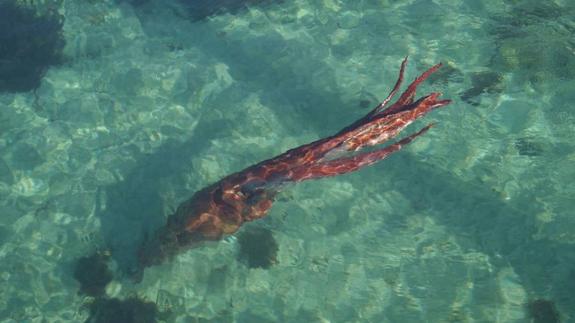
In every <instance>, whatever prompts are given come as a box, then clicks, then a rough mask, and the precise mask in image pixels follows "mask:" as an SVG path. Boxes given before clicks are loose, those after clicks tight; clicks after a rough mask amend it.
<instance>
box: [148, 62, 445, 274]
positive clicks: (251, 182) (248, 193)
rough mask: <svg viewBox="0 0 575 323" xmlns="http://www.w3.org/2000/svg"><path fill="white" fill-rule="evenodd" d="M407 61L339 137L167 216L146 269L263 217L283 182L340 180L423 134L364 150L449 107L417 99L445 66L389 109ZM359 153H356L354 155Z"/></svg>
mask: <svg viewBox="0 0 575 323" xmlns="http://www.w3.org/2000/svg"><path fill="white" fill-rule="evenodd" d="M406 64H407V58H406V59H404V60H403V62H402V63H401V68H400V72H399V77H398V80H397V82H396V84H395V86H394V87H393V89H392V91H391V93H390V94H389V95H388V97H387V98H386V99H385V100H384V101H383V102H381V103H380V104H379V105H378V106H377V107H375V108H374V109H373V110H372V111H370V112H369V113H368V114H367V115H366V116H364V117H363V118H361V119H359V120H357V121H356V122H354V123H352V124H351V125H349V126H347V127H346V128H344V129H342V130H341V131H339V132H338V133H336V134H334V135H332V136H330V137H327V138H323V139H320V140H317V141H314V142H312V143H309V144H306V145H303V146H300V147H297V148H294V149H291V150H288V151H286V152H285V153H283V154H280V155H278V156H276V157H274V158H271V159H268V160H264V161H262V162H260V163H258V164H255V165H253V166H250V167H248V168H246V169H244V170H242V171H240V172H237V173H234V174H231V175H229V176H227V177H224V178H223V179H221V180H220V181H219V182H217V183H215V184H212V185H210V186H208V187H206V188H204V189H202V190H200V191H198V192H196V193H195V194H194V195H193V196H192V197H191V198H190V199H189V200H187V201H186V202H184V203H182V204H181V205H180V206H179V207H178V209H177V210H176V212H175V213H174V214H172V215H170V216H169V217H168V222H167V224H166V226H164V227H162V228H160V229H159V230H158V231H157V232H156V233H155V234H154V236H152V237H151V238H150V239H147V240H146V241H145V242H144V244H143V245H142V248H141V249H140V250H139V262H140V265H141V266H142V268H144V267H148V266H151V265H156V264H160V263H162V262H163V261H165V260H167V259H170V258H171V257H173V256H175V255H177V254H178V253H181V252H183V251H185V250H187V249H189V248H191V247H194V246H197V245H198V244H199V243H201V242H203V241H210V240H219V239H221V238H222V237H224V236H227V235H230V234H233V233H234V232H236V231H237V230H238V229H239V228H240V226H241V225H242V224H243V223H245V222H249V221H253V220H256V219H259V218H262V217H264V216H265V215H266V214H267V213H268V211H269V210H270V208H271V207H272V204H273V201H274V197H275V195H276V194H277V193H278V191H279V189H280V188H281V186H282V184H284V183H288V182H301V181H304V180H308V179H317V178H322V177H328V176H336V175H340V174H345V173H349V172H352V171H355V170H358V169H360V168H362V167H365V166H369V165H372V164H374V163H375V162H377V161H379V160H382V159H384V158H385V157H387V156H388V155H390V154H392V153H394V152H396V151H398V150H400V149H401V148H402V147H403V146H405V145H407V144H409V143H410V142H411V141H413V140H414V139H415V138H416V137H418V136H420V135H422V134H424V133H425V132H426V131H427V130H429V128H431V127H432V124H428V125H427V126H425V127H424V128H423V129H421V130H419V131H418V132H416V133H413V134H411V135H409V136H407V137H404V138H403V139H400V140H399V141H397V142H395V143H393V144H391V145H389V146H386V147H383V148H379V149H376V150H372V151H369V152H357V151H359V150H361V149H362V148H365V147H369V146H375V145H379V144H382V143H384V142H386V141H388V140H390V139H392V138H394V137H395V136H397V134H398V133H399V132H400V131H401V130H403V129H404V128H405V127H407V126H408V125H409V124H410V123H412V122H413V121H415V120H416V119H418V118H420V117H422V116H424V115H425V114H427V113H428V112H430V111H431V110H433V109H435V108H438V107H442V106H445V105H447V104H449V103H450V102H451V101H450V100H439V99H438V98H439V96H440V93H431V94H429V95H426V96H424V97H422V98H420V99H418V100H417V101H414V97H415V91H416V89H417V86H418V85H419V84H420V83H421V82H423V81H425V79H427V78H428V77H429V75H431V74H432V73H433V72H435V71H436V70H437V69H439V67H441V64H437V65H435V66H433V67H431V68H430V69H428V70H427V71H426V72H424V73H423V74H421V75H420V76H419V77H417V78H416V79H415V80H414V81H413V82H412V83H411V84H410V85H409V86H408V87H407V89H406V90H405V91H404V92H403V94H401V96H400V97H399V99H398V100H397V101H396V102H395V103H393V104H391V105H389V106H388V104H389V102H390V101H391V99H392V98H393V97H394V96H395V94H397V91H398V90H399V87H400V86H401V83H402V81H403V74H404V71H405V66H406ZM356 152H357V153H356Z"/></svg>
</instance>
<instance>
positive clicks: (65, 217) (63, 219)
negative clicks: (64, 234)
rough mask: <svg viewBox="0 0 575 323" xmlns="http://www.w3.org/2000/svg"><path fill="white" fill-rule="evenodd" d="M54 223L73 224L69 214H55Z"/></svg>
mask: <svg viewBox="0 0 575 323" xmlns="http://www.w3.org/2000/svg"><path fill="white" fill-rule="evenodd" d="M54 222H55V223H57V224H64V225H65V224H69V223H70V222H72V217H71V216H70V215H69V214H67V213H56V214H54Z"/></svg>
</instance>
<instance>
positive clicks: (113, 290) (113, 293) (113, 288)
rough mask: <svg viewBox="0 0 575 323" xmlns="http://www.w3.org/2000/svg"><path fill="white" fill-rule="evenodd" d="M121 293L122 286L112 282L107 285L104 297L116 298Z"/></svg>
mask: <svg viewBox="0 0 575 323" xmlns="http://www.w3.org/2000/svg"><path fill="white" fill-rule="evenodd" d="M121 291H122V284H120V283H119V282H117V281H112V282H111V283H109V284H108V286H106V295H108V297H117V296H118V295H120V292H121Z"/></svg>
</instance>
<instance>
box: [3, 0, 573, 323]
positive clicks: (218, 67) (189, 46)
mask: <svg viewBox="0 0 575 323" xmlns="http://www.w3.org/2000/svg"><path fill="white" fill-rule="evenodd" d="M45 2H48V1H42V2H40V3H45ZM52 2H55V3H56V4H55V6H56V8H57V10H58V11H59V12H60V13H61V14H62V15H64V16H65V23H64V37H65V39H66V47H65V48H64V54H65V57H66V60H65V62H64V63H62V64H60V65H58V66H54V67H51V68H50V69H49V70H48V71H47V73H46V75H45V76H44V78H43V79H42V81H41V84H40V86H39V87H38V88H37V89H36V90H35V91H31V92H24V93H1V94H0V152H1V153H0V259H1V260H0V280H1V286H2V287H1V288H0V322H83V321H85V320H86V319H87V318H88V316H89V313H88V311H87V310H86V309H85V304H89V303H90V302H93V299H92V298H90V297H87V296H85V295H82V294H79V293H78V291H79V289H80V287H79V284H78V282H77V281H76V280H75V279H74V277H73V273H74V270H75V269H74V266H75V263H76V262H77V260H78V259H79V258H81V257H85V256H87V255H90V254H92V253H94V252H95V251H99V252H100V253H105V254H110V259H109V261H108V265H109V267H110V270H111V271H112V272H113V276H114V278H113V281H112V282H111V283H109V284H108V285H107V287H106V291H105V295H106V296H104V297H105V298H118V299H126V298H129V297H133V296H135V295H137V296H138V297H140V298H141V299H143V300H147V301H151V302H154V303H156V304H157V305H158V308H159V310H161V311H163V312H167V313H169V315H168V314H165V315H163V316H162V317H161V318H160V319H161V320H163V321H167V322H558V321H559V320H560V321H561V322H571V321H573V320H575V294H574V293H573V290H575V248H574V247H575V246H574V244H575V217H574V216H573V211H572V210H573V209H574V207H575V201H574V199H573V196H575V186H574V184H573V182H574V181H573V179H575V153H574V151H575V150H574V147H575V144H574V142H575V140H574V137H575V135H574V131H575V108H574V107H573V104H572V102H573V100H574V99H575V92H574V91H573V89H574V88H575V37H573V35H574V33H575V4H574V3H573V2H572V1H566V0H565V1H559V0H557V1H519V0H517V1H482V2H479V1H478V2H471V1H453V0H450V1H447V0H445V1H439V0H438V1H428V0H419V1H418V0H413V1H392V0H387V1H386V0H379V1H377V0H363V1H343V0H323V1H308V0H295V1H277V2H274V3H271V4H261V5H254V6H250V7H249V8H248V9H247V10H238V11H236V12H234V13H233V14H230V13H225V12H222V13H220V14H218V15H215V16H213V17H210V18H207V19H204V20H199V21H192V20H190V19H187V13H186V11H185V9H184V8H183V7H182V6H181V5H180V4H179V3H178V2H177V1H175V0H173V1H167V2H165V1H157V0H150V1H149V2H147V3H145V4H143V5H141V6H136V7H134V6H132V5H130V4H128V3H124V2H115V1H111V0H110V1H108V0H103V1H88V0H82V1H81V0H76V1H65V0H64V1H52ZM406 55H409V57H410V64H409V65H408V68H407V71H406V76H407V79H408V80H411V79H413V78H414V77H415V76H416V75H418V74H419V73H421V72H422V71H424V70H425V69H427V68H428V67H430V66H431V65H433V64H435V63H437V62H440V61H441V62H443V63H444V64H445V66H444V67H443V68H442V71H441V72H440V73H438V75H436V76H434V77H433V78H432V79H431V80H430V81H427V82H426V83H425V84H423V85H422V86H421V88H420V90H419V93H420V94H425V93H429V92H431V91H440V92H442V93H443V95H444V97H446V98H451V99H452V100H453V101H454V102H453V103H452V104H451V105H450V106H448V107H446V108H442V109H441V110H438V111H436V112H433V113H432V114H430V115H429V116H427V117H426V118H425V120H422V121H418V122H417V123H416V125H414V126H412V127H411V128H410V129H408V130H407V131H406V132H411V131H414V130H415V129H418V128H419V127H421V126H422V125H424V124H425V123H427V122H430V121H435V122H437V126H436V127H434V128H433V129H432V130H431V131H429V132H428V133H427V134H426V135H425V136H424V137H422V138H420V139H418V140H417V141H416V142H414V143H413V144H411V145H410V146H409V147H406V149H404V150H402V151H401V152H399V153H397V154H395V155H394V156H392V157H390V158H388V159H386V160H384V161H383V162H381V163H378V164H377V165H375V166H372V167H370V168H367V169H364V170H361V171H359V172H356V173H352V174H349V175H344V176H341V177H336V178H330V179H323V180H319V181H311V182H305V183H301V184H297V185H295V186H292V187H289V188H287V189H286V190H285V192H283V193H282V194H281V196H280V197H279V198H278V201H276V202H275V205H274V208H273V209H272V211H271V213H270V215H269V216H268V217H267V218H265V219H263V220H260V221H257V222H253V223H250V224H248V225H246V227H258V228H263V229H265V230H268V231H271V232H272V233H273V237H274V239H275V241H276V243H277V246H278V251H277V256H276V259H275V263H274V264H273V265H272V266H270V267H269V268H250V266H248V265H246V263H245V261H241V257H240V256H239V254H240V249H241V248H240V245H239V241H238V239H237V238H235V237H231V238H227V239H226V240H224V241H222V242H220V243H216V244H210V245H208V246H204V247H201V248H198V249H194V250H191V251H189V252H187V253H185V254H182V255H180V256H178V257H177V258H176V259H175V260H173V261H171V262H169V263H167V264H164V265H162V266H156V267H153V268H149V269H147V271H146V273H145V275H144V277H143V280H142V281H141V282H139V283H136V282H134V281H133V279H131V278H130V277H129V276H130V275H129V272H130V270H131V268H132V267H133V266H134V262H135V253H136V249H137V248H138V245H139V243H140V242H141V240H142V239H143V237H144V234H145V232H149V231H152V230H153V229H155V228H157V227H159V226H161V225H162V224H163V223H164V222H165V217H166V216H167V215H169V214H171V213H172V212H173V210H174V209H175V208H176V207H177V206H178V204H179V203H181V202H182V201H184V200H186V199H187V198H189V197H190V196H191V195H192V194H193V192H195V191H196V190H199V189H201V188H202V187H204V186H206V185H208V184H210V183H212V182H215V181H217V180H218V179H220V178H221V177H223V176H225V175H227V174H229V173H232V172H235V171H238V170H240V169H242V168H244V167H247V166H249V165H250V164H253V163H255V162H258V161H260V160H263V159H267V158H270V157H272V156H274V155H276V154H279V153H281V152H283V151H285V150H287V149H289V148H293V147H296V146H299V145H301V144H304V143H307V142H310V141H313V140H316V139H318V138H320V137H324V136H327V135H330V134H332V133H334V132H336V131H338V130H340V129H341V128H343V127H344V126H346V125H348V124H350V123H351V122H352V121H354V120H356V119H358V118H359V117H361V116H363V115H364V114H366V113H367V112H368V111H369V107H371V106H374V105H375V104H377V101H378V100H382V99H383V98H384V97H385V96H386V95H387V93H388V92H389V90H390V88H391V87H392V86H393V84H394V82H395V79H396V77H397V71H398V69H399V64H400V62H401V60H402V59H403V57H405V56H406ZM160 319H158V320H160Z"/></svg>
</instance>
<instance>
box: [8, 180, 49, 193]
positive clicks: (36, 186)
mask: <svg viewBox="0 0 575 323" xmlns="http://www.w3.org/2000/svg"><path fill="white" fill-rule="evenodd" d="M47 191H48V185H46V183H45V182H44V181H43V180H41V179H37V178H31V177H23V178H22V179H20V180H19V181H18V183H16V185H14V188H13V192H14V193H15V194H17V195H21V196H33V195H39V194H41V193H46V192H47Z"/></svg>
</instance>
